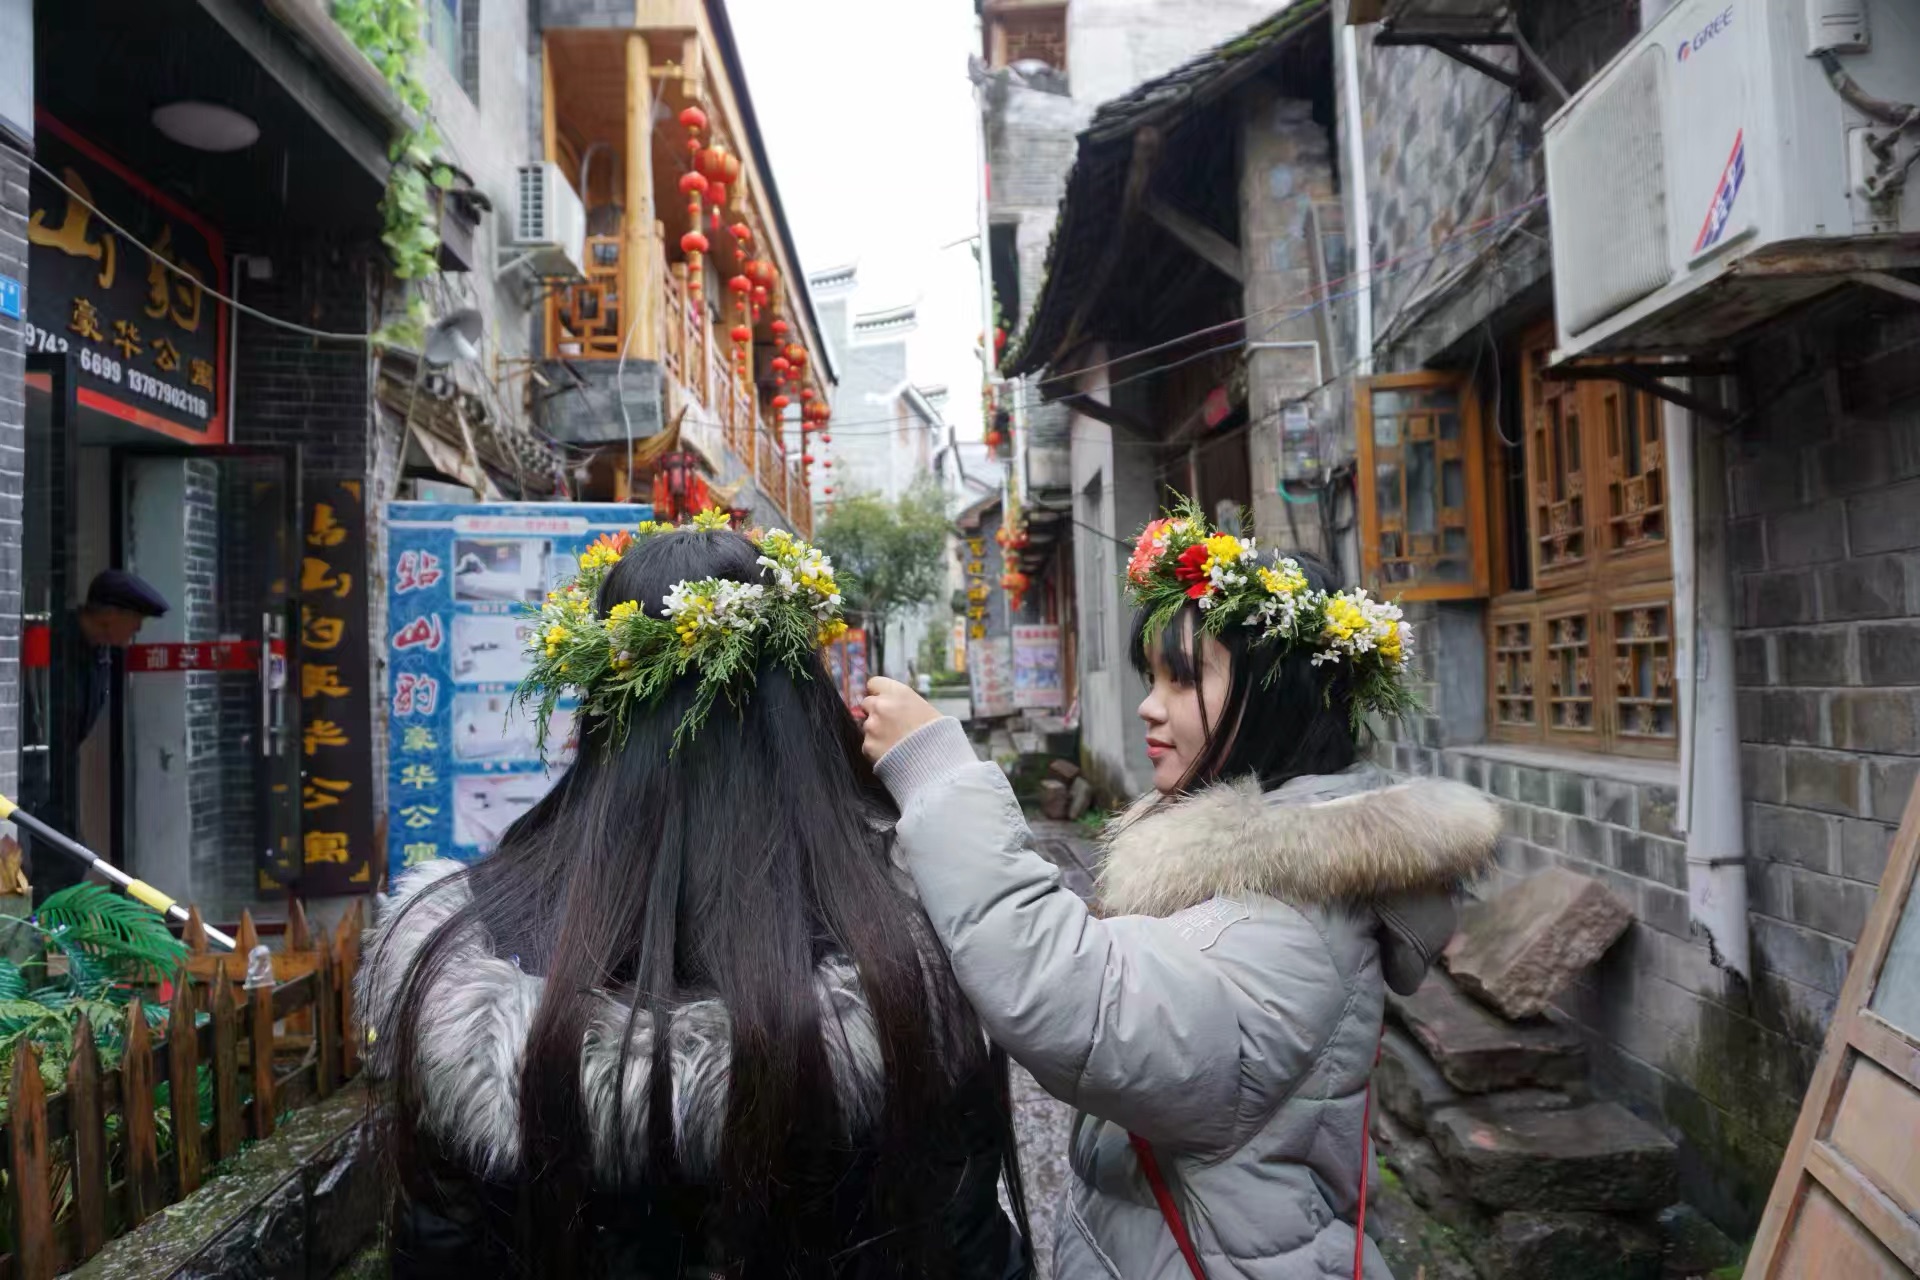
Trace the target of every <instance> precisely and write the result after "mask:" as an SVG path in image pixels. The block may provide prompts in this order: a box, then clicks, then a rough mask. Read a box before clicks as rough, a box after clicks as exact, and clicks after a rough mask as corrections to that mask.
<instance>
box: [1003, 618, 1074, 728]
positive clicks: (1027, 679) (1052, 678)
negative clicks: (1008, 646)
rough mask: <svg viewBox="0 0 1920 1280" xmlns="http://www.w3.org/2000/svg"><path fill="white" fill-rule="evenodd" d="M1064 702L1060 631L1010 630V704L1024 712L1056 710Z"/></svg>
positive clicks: (1045, 628) (1048, 627)
mask: <svg viewBox="0 0 1920 1280" xmlns="http://www.w3.org/2000/svg"><path fill="white" fill-rule="evenodd" d="M1065 703H1066V688H1065V685H1064V684H1063V683H1062V681H1061V678H1060V628H1059V627H1057V626H1053V625H1051V624H1049V625H1046V626H1018V627H1015V628H1014V629H1013V704H1014V705H1015V706H1016V707H1019V708H1020V709H1021V710H1023V711H1058V710H1059V709H1060V708H1061V707H1062V706H1063V705H1065Z"/></svg>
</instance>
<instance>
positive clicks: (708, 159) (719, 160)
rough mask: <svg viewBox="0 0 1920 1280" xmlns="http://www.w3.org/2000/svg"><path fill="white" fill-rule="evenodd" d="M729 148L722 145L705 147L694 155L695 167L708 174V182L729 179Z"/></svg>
mask: <svg viewBox="0 0 1920 1280" xmlns="http://www.w3.org/2000/svg"><path fill="white" fill-rule="evenodd" d="M727 160H728V156H727V149H726V148H725V147H721V146H713V147H703V148H702V149H701V151H700V154H699V155H698V156H696V157H694V162H693V167H694V168H696V169H698V170H699V171H700V172H701V173H702V174H704V175H705V176H706V179H707V181H708V182H725V181H726V180H727Z"/></svg>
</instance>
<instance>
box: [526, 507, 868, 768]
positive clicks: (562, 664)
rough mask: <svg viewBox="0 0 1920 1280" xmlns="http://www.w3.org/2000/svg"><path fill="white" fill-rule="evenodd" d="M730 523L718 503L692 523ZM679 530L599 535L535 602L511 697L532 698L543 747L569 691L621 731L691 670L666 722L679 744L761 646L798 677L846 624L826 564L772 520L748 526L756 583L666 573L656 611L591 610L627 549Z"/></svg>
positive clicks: (737, 690)
mask: <svg viewBox="0 0 1920 1280" xmlns="http://www.w3.org/2000/svg"><path fill="white" fill-rule="evenodd" d="M730 527H731V525H730V522H729V520H728V517H727V514H726V513H725V512H724V511H719V510H708V511H704V512H702V513H700V514H699V515H697V516H695V517H694V518H693V528H694V529H695V530H698V531H710V530H715V529H726V528H730ZM677 529H678V526H676V525H670V524H660V523H657V522H655V521H652V520H648V521H645V522H643V523H642V524H641V525H640V526H639V528H638V529H636V530H635V531H634V532H633V533H627V532H625V531H624V530H623V531H621V532H620V533H615V534H603V535H601V537H600V539H599V540H598V541H596V542H595V543H594V544H593V545H592V546H590V547H588V548H587V549H586V551H585V552H583V553H582V554H581V556H580V571H579V573H578V574H577V575H575V576H574V578H573V579H572V580H571V581H567V582H562V583H561V584H560V585H558V586H557V587H555V588H554V589H553V590H552V591H550V592H548V593H547V598H546V602H545V603H544V604H541V605H540V606H538V608H537V609H535V610H533V613H534V616H535V617H536V618H537V620H538V623H537V630H536V632H535V634H534V637H533V640H532V642H531V643H530V644H529V645H528V647H527V653H528V656H529V657H530V658H531V659H532V666H531V668H530V669H529V671H528V672H527V675H526V678H525V679H524V680H523V681H522V682H521V684H520V691H519V695H518V697H519V701H520V703H521V704H523V705H524V704H526V703H534V704H536V706H537V709H538V714H537V715H536V716H535V717H534V724H535V726H536V733H537V734H538V736H539V740H540V746H541V748H542V749H543V750H544V749H545V746H546V741H545V739H546V726H547V723H548V720H549V719H550V718H551V716H552V714H553V710H554V708H555V707H556V706H557V705H558V704H559V702H560V699H561V698H562V697H563V696H565V694H566V693H567V692H568V691H569V690H574V691H577V692H578V694H579V697H580V709H581V710H582V711H584V712H587V713H589V714H592V715H598V716H603V717H605V718H607V719H608V720H609V721H610V722H611V724H612V725H613V728H614V733H615V735H616V738H619V737H623V736H624V735H625V734H626V730H627V724H628V721H629V719H630V717H631V716H632V713H633V708H634V707H635V706H636V705H638V706H642V707H647V706H652V705H653V704H655V703H657V702H658V701H659V700H660V698H661V696H662V695H664V694H665V693H666V691H667V689H668V688H669V687H670V686H672V684H673V683H674V681H676V680H678V679H679V678H680V677H681V676H683V675H685V674H687V672H689V671H697V672H698V673H699V676H700V683H699V689H698V692H697V693H696V694H695V696H694V701H693V706H692V707H690V708H689V709H688V710H687V713H686V715H685V716H683V717H681V720H680V724H679V725H678V727H676V728H675V729H674V733H673V749H674V750H676V751H677V750H679V748H680V744H681V743H682V742H683V741H684V740H686V739H688V738H691V737H692V736H693V735H694V734H696V733H698V732H699V730H700V726H701V725H702V724H704V723H705V722H706V719H707V713H708V712H709V711H711V710H712V709H713V704H714V703H715V702H716V701H718V700H719V699H720V698H721V697H723V696H724V697H725V698H726V699H727V701H728V703H730V704H732V705H734V706H738V705H739V703H740V700H741V699H742V698H744V697H745V696H746V694H747V691H748V690H749V688H750V687H751V686H752V684H753V681H754V674H755V672H756V671H758V669H759V666H760V660H761V658H762V657H763V656H771V657H773V658H774V659H775V660H777V661H779V662H780V663H782V664H784V665H785V666H786V668H787V670H789V671H790V672H792V673H793V674H794V675H796V676H800V675H805V674H806V673H807V664H808V661H809V660H810V659H811V658H812V656H813V654H814V653H815V651H816V650H818V649H819V648H821V647H822V646H824V645H828V644H832V643H833V642H834V641H835V640H838V639H839V638H840V637H841V636H842V635H845V634H846V630H847V624H846V622H845V621H843V620H842V619H841V617H840V604H841V599H840V588H839V585H838V584H837V583H836V582H835V581H834V577H833V562H832V561H831V560H829V559H828V558H827V557H826V556H824V555H822V554H821V553H820V552H819V551H817V550H815V549H814V548H813V547H811V546H809V545H807V544H806V543H804V542H802V541H801V540H800V539H798V538H796V537H794V536H793V535H792V534H790V533H786V532H783V531H781V530H779V529H775V530H772V531H771V532H768V533H765V534H760V535H757V536H756V535H753V534H749V535H748V536H749V537H750V538H753V539H754V545H755V548H756V549H757V550H758V551H759V552H760V561H759V562H760V564H761V566H762V567H764V568H765V569H766V571H767V572H766V574H765V576H766V578H767V579H768V580H767V581H766V582H732V581H728V580H726V579H721V578H702V579H700V580H698V581H693V582H676V583H674V585H673V589H672V590H670V591H668V592H667V594H666V596H665V597H664V598H663V599H662V600H661V605H662V606H663V608H664V610H665V613H666V616H665V617H659V618H657V617H654V616H653V615H652V614H650V613H648V612H647V611H646V610H644V609H642V608H641V607H640V602H639V601H637V600H623V601H620V602H619V603H617V604H614V605H613V606H612V607H611V608H609V609H608V610H607V614H606V616H605V617H604V618H602V617H600V616H598V615H596V614H595V612H594V602H595V601H596V600H597V599H598V597H599V594H600V588H601V585H602V584H603V583H605V582H606V580H607V574H608V573H609V572H610V571H611V570H612V569H613V567H614V566H615V565H616V564H619V563H620V558H621V557H622V556H624V555H625V554H626V553H627V550H628V548H630V547H631V546H633V545H634V543H635V542H636V541H637V540H640V539H645V538H652V537H658V536H661V535H664V534H669V533H672V532H675V531H676V530H677Z"/></svg>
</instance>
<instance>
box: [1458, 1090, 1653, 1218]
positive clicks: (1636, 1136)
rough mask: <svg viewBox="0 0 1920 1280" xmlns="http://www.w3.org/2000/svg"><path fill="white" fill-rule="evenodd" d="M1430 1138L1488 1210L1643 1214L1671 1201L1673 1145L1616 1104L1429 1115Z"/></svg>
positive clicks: (1474, 1107)
mask: <svg viewBox="0 0 1920 1280" xmlns="http://www.w3.org/2000/svg"><path fill="white" fill-rule="evenodd" d="M1427 1132H1428V1134H1429V1135H1430V1136H1431V1138H1432V1140H1433V1145H1434V1149H1435V1150H1436V1151H1438V1152H1439V1153H1440V1157H1441V1159H1442V1160H1444V1161H1446V1164H1447V1167H1448V1168H1449V1169H1450V1170H1451V1171H1452V1172H1453V1174H1454V1176H1455V1177H1456V1178H1457V1179H1458V1181H1459V1183H1460V1185H1461V1186H1462V1187H1463V1188H1464V1189H1465V1191H1466V1193H1467V1195H1469V1196H1470V1197H1472V1198H1473V1200H1474V1201H1475V1202H1477V1203H1479V1204H1481V1205H1483V1206H1485V1207H1487V1208H1489V1209H1542V1210H1584V1211H1591V1212H1605V1213H1637V1212H1643V1211H1644V1212H1649V1213H1650V1212H1653V1211H1655V1210H1657V1209H1660V1208H1663V1207H1665V1206H1666V1205H1669V1204H1672V1203H1673V1200H1674V1185H1675V1180H1676V1152H1675V1148H1674V1145H1673V1143H1672V1142H1670V1141H1668V1140H1667V1136H1666V1135H1665V1134H1663V1133H1661V1132H1660V1131H1659V1130H1658V1129H1655V1128H1654V1127H1653V1126H1652V1125H1650V1124H1647V1123H1646V1122H1645V1121H1643V1120H1641V1119H1640V1118H1639V1117H1637V1116H1635V1115H1634V1114H1633V1113H1632V1112H1630V1111H1628V1110H1627V1109H1626V1108H1624V1107H1621V1106H1619V1105H1618V1104H1616V1103H1612V1102H1589V1103H1585V1104H1583V1105H1581V1106H1576V1107H1567V1108H1562V1109H1559V1110H1548V1111H1503V1110H1502V1109H1501V1108H1499V1107H1498V1106H1488V1105H1486V1104H1485V1103H1484V1102H1482V1101H1473V1102H1467V1103H1463V1104H1461V1105H1460V1106H1456V1107H1446V1108H1442V1109H1441V1110H1439V1111H1436V1112H1434V1113H1433V1115H1432V1117H1431V1118H1430V1119H1429V1121H1428V1125H1427Z"/></svg>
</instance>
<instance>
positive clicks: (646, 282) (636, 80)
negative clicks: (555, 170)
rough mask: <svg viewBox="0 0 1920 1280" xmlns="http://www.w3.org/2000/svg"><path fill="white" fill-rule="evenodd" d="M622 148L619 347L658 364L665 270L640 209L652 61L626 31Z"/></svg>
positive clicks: (649, 171)
mask: <svg viewBox="0 0 1920 1280" xmlns="http://www.w3.org/2000/svg"><path fill="white" fill-rule="evenodd" d="M626 55H627V146H626V163H625V164H624V165H623V166H622V169H623V170H624V175H625V177H626V180H627V182H626V186H627V189H626V192H625V193H624V195H623V197H622V199H623V201H624V203H625V205H626V216H625V218H624V219H623V222H624V225H623V226H622V227H621V231H620V259H621V274H622V275H623V276H624V277H625V279H624V280H623V281H622V282H621V289H622V293H623V294H624V296H623V297H622V298H621V305H620V323H621V324H623V325H625V326H627V332H626V333H624V334H622V335H621V346H622V348H623V349H624V350H625V351H626V352H627V354H628V355H629V357H630V358H632V359H634V360H658V359H659V358H660V341H661V338H662V337H663V336H664V335H663V333H662V328H661V319H660V312H661V309H662V307H663V305H664V303H663V298H664V296H665V290H664V289H663V288H662V284H661V276H662V274H663V273H665V271H666V269H667V263H666V258H665V256H664V255H663V254H662V253H661V251H660V242H659V239H658V237H657V236H655V234H654V230H655V228H654V220H653V219H652V218H650V217H647V216H646V214H645V211H646V210H647V209H649V208H651V207H652V205H653V201H652V199H651V195H652V192H651V191H650V190H649V188H651V186H652V185H653V118H652V116H653V78H652V77H651V76H650V75H648V74H647V73H648V70H649V68H650V67H651V66H652V63H653V55H652V52H651V51H650V50H649V49H648V48H647V38H646V36H645V35H643V34H642V33H641V32H638V31H629V32H627V46H626Z"/></svg>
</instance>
